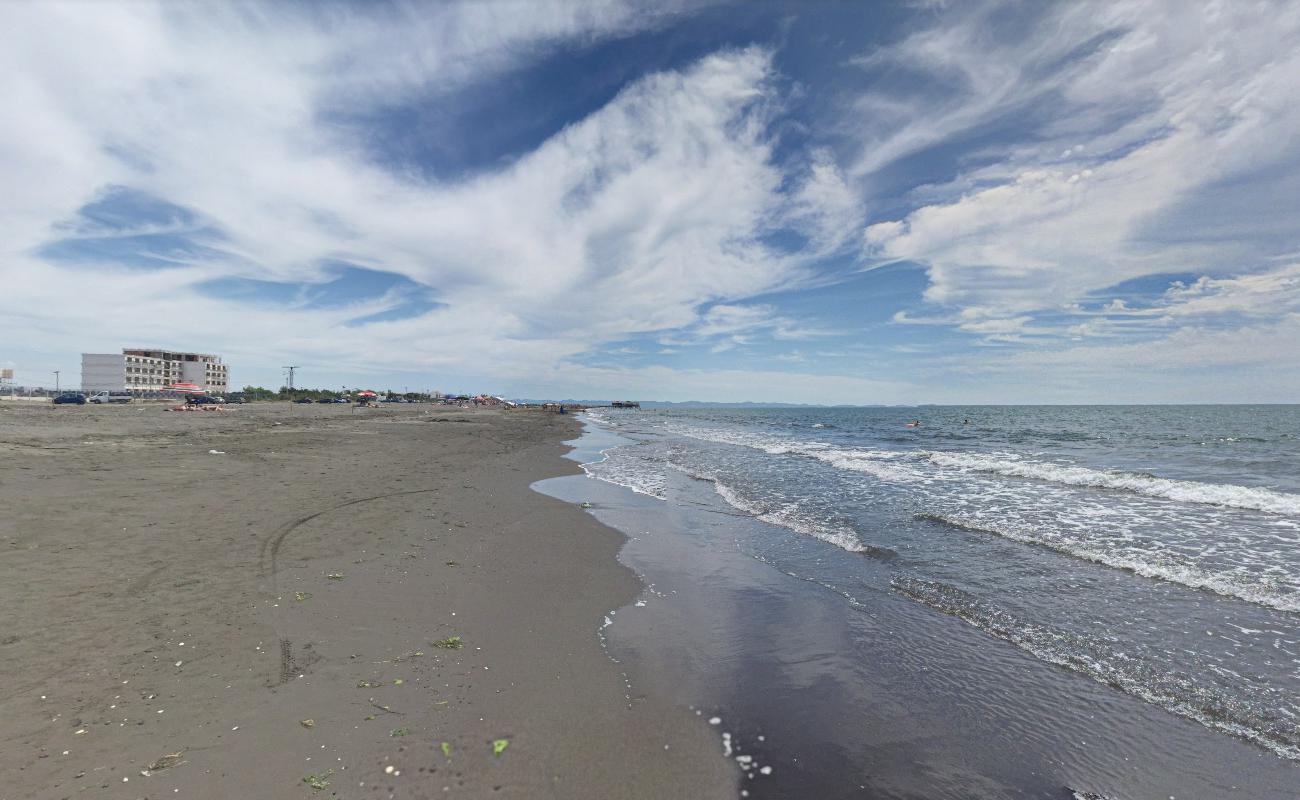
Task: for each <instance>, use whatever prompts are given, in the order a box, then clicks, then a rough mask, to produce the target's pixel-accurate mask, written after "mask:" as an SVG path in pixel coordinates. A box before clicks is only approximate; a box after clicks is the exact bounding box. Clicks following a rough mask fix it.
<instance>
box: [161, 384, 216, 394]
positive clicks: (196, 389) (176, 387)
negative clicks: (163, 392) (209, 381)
mask: <svg viewBox="0 0 1300 800" xmlns="http://www.w3.org/2000/svg"><path fill="white" fill-rule="evenodd" d="M167 390H168V391H170V392H180V393H181V394H207V390H206V389H204V388H203V387H202V386H199V385H198V384H197V383H173V384H172V385H171V386H168V387H167Z"/></svg>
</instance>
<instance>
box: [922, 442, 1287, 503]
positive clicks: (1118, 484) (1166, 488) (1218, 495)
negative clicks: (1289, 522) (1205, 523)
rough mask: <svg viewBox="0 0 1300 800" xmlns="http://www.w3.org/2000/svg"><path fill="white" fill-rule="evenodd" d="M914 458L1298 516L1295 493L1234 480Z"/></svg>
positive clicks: (972, 456)
mask: <svg viewBox="0 0 1300 800" xmlns="http://www.w3.org/2000/svg"><path fill="white" fill-rule="evenodd" d="M918 456H920V457H922V458H925V459H926V460H928V461H929V462H930V463H932V464H935V465H937V466H940V467H950V468H954V469H959V470H963V471H968V472H987V473H994V474H997V475H1007V476H1011V477H1017V478H1030V479H1033V480H1041V481H1050V482H1052V483H1061V484H1066V485H1069V486H1085V487H1089V488H1094V489H1113V490H1116V491H1124V492H1133V493H1135V494H1140V495H1145V496H1147V497H1159V498H1163V499H1166V500H1176V501H1178V502H1180V503H1202V504H1205V505H1214V506H1227V507H1229V508H1244V509H1249V510H1252V511H1264V512H1267V513H1270V514H1284V515H1300V495H1296V494H1288V493H1286V492H1276V491H1273V490H1271V489H1260V488H1256V487H1252V486H1237V485H1235V484H1220V483H1203V482H1201V481H1180V480H1173V479H1172V478H1160V477H1156V476H1155V475H1147V474H1144V473H1137V472H1120V471H1113V472H1112V471H1103V470H1097V469H1090V468H1088V467H1078V466H1071V465H1065V464H1054V463H1051V462H1046V461H1031V460H1028V459H1022V458H1018V457H1015V456H1010V455H1007V456H1002V457H995V456H988V455H982V454H977V453H953V452H939V451H921V452H919V453H918Z"/></svg>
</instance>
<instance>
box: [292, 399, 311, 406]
mask: <svg viewBox="0 0 1300 800" xmlns="http://www.w3.org/2000/svg"><path fill="white" fill-rule="evenodd" d="M293 402H295V403H306V404H308V405H311V398H310V397H299V398H298V399H297V400H294V401H293Z"/></svg>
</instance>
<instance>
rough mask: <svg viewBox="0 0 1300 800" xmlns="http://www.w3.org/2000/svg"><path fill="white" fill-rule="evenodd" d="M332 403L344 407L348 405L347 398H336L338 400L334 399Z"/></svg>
mask: <svg viewBox="0 0 1300 800" xmlns="http://www.w3.org/2000/svg"><path fill="white" fill-rule="evenodd" d="M330 402H331V403H342V404H343V405H347V404H348V401H347V398H345V397H336V398H334V399H333V400H331V401H330Z"/></svg>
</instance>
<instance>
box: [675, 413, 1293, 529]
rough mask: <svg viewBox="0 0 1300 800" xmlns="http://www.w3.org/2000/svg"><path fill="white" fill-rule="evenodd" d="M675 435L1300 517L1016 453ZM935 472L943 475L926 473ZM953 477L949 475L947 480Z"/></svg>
mask: <svg viewBox="0 0 1300 800" xmlns="http://www.w3.org/2000/svg"><path fill="white" fill-rule="evenodd" d="M665 428H666V429H667V430H669V431H670V432H672V433H677V434H681V435H683V436H689V437H691V438H694V439H700V440H703V441H711V442H718V443H720V444H733V445H739V446H742V447H749V448H752V449H756V450H762V451H763V452H766V453H769V454H772V455H794V456H803V457H807V458H814V459H817V460H818V461H822V462H824V463H827V464H830V465H831V466H833V467H835V468H837V469H843V470H850V471H853V472H860V473H865V474H869V475H872V476H874V477H877V478H880V479H881V480H886V481H891V482H897V483H925V482H930V481H934V480H944V479H945V478H950V477H953V476H954V475H960V474H969V473H983V474H993V475H1004V476H1007V477H1015V478H1025V479H1029V480H1039V481H1046V482H1049V483H1056V484H1061V485H1066V486H1074V487H1080V488H1089V489H1109V490H1113V491H1122V492H1129V493H1133V494H1138V495H1142V496H1145V497H1153V498H1159V499H1164V500H1174V501H1176V502H1180V503H1194V504H1201V505H1212V506H1221V507H1226V508H1240V509H1245V510H1249V511H1262V512H1265V513H1270V514H1280V515H1287V516H1300V494H1291V493H1287V492H1280V491H1275V490H1272V489H1264V488H1259V487H1253V486H1240V485H1237V484H1231V483H1206V482H1203V481H1190V480H1176V479H1173V478H1161V477H1159V476H1157V475H1152V474H1149V473H1141V472H1126V471H1118V470H1116V471H1110V470H1100V469H1093V468H1090V467H1082V466H1077V465H1072V464H1059V463H1054V462H1049V461H1038V460H1033V459H1028V458H1024V457H1022V456H1019V455H1017V454H1014V453H976V452H970V451H946V450H870V449H852V448H842V447H835V446H833V445H830V444H826V443H823V442H810V441H797V440H790V439H785V438H782V437H778V436H772V435H770V434H767V433H761V432H749V431H727V430H717V429H710V428H701V427H697V426H693V425H678V424H672V423H668V424H666V425H665ZM927 465H928V466H931V467H935V468H938V469H937V470H932V471H926V470H924V469H922V468H921V467H924V466H927ZM945 473H947V474H945Z"/></svg>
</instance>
